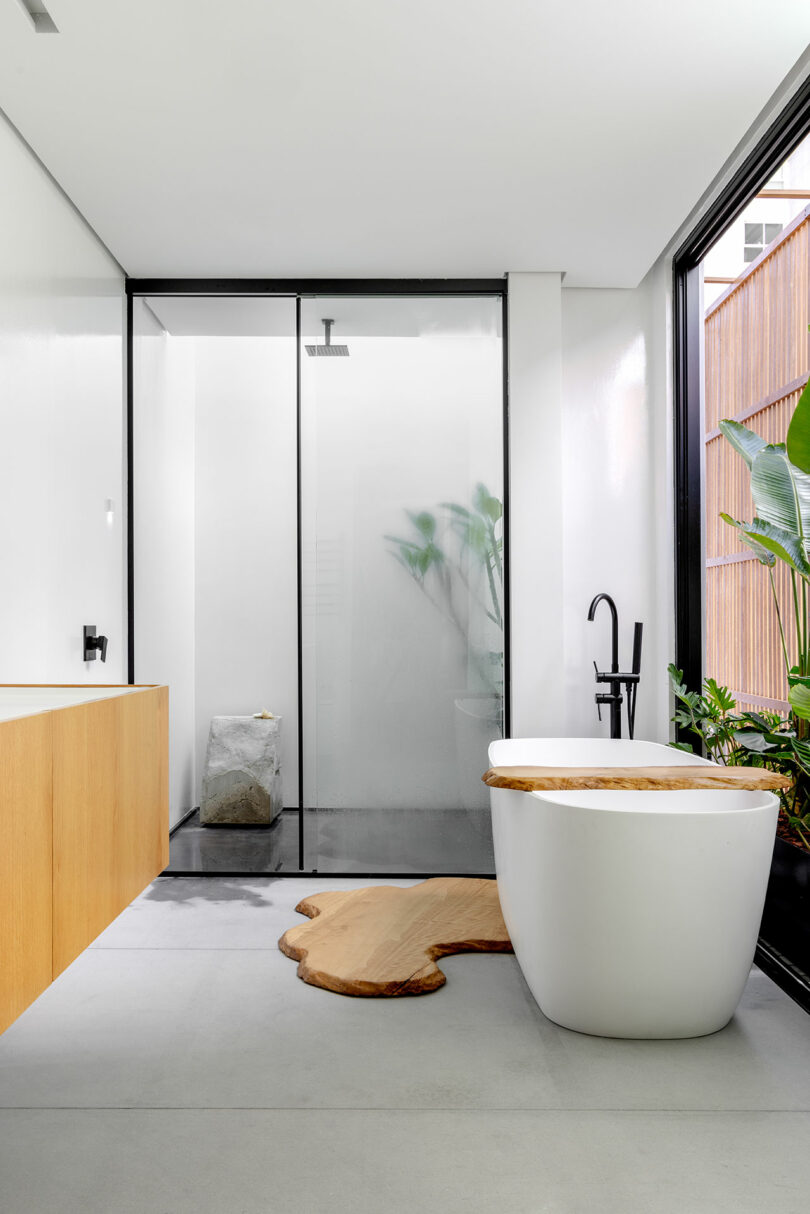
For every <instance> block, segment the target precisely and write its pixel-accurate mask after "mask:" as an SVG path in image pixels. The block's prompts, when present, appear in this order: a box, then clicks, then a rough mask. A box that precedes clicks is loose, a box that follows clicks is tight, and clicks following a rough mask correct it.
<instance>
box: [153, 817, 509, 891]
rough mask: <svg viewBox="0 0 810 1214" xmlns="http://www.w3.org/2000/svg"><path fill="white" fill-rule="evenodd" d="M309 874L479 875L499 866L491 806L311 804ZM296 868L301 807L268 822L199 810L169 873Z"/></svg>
mask: <svg viewBox="0 0 810 1214" xmlns="http://www.w3.org/2000/svg"><path fill="white" fill-rule="evenodd" d="M303 822H304V864H303V869H304V871H305V872H317V873H421V874H424V873H461V874H464V873H475V874H485V875H486V874H489V873H493V872H494V871H495V857H494V854H493V849H492V826H491V820H490V813H489V808H486V809H480V810H467V809H308V810H305V811H304V813H303ZM298 870H299V827H298V810H295V809H285V810H284V811H283V812H282V813H281V814H279V816H278V817H277V818H276V820H275V822H273V824H272V825H271V826H269V827H257V826H248V827H238V826H202V825H201V824H200V815H199V811H196V812H195V813H194V814H193V815H192V817H190V818H188V819H187V820H186V821H185V822H184V823H183V824H182V826H180V827H179V828H178V829H177V830H176V831H175V833H174V834H173V835H172V838H171V845H170V853H169V865H168V868H167V869H166V870H165V871H166V873H167V874H168V873H208V872H213V873H257V874H261V873H283V872H296V871H298Z"/></svg>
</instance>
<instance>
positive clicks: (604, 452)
mask: <svg viewBox="0 0 810 1214" xmlns="http://www.w3.org/2000/svg"><path fill="white" fill-rule="evenodd" d="M662 278H663V276H662V275H661V274H653V275H652V276H649V277H648V278H647V279H645V280H644V282H643V283H642V284H641V286H639V287H638V288H636V289H635V290H627V291H622V290H617V291H612V290H570V291H563V293H562V300H563V323H562V344H563V412H564V418H563V432H562V467H563V485H564V500H563V537H564V551H565V577H564V594H563V616H564V629H565V640H564V653H565V674H564V687H565V732H566V733H567V734H569V735H572V736H578V735H583V736H599V735H601V734H604V735H605V736H607V734H608V723H607V722H608V717H609V714H608V713H606V712H605V711H604V710H603V713H602V721H603V723H602V725H601V726H600V725H599V723H598V719H597V715H596V707H595V704H594V700H593V697H594V693H595V691H596V685H595V683H594V671H593V665H592V662H593V660H596V661H597V662H598V664H599V667H600V669H606V668H608V667H609V663H610V655H611V639H610V638H611V620H610V612H609V611H608V609H607V608H606V606H605V605H604V604H601V605H600V606H599V608H598V610H597V615H596V618H595V620H594V621H593V622H592V623H589V622H588V620H587V618H586V617H587V611H588V606H589V604H590V601H591V599H592V598H593V596H594V595H595V594H598V593H599V592H601V591H606V592H607V593H608V594H610V595H611V596H612V597H613V599H614V600H615V602H616V607H617V609H618V613H619V664H620V667H621V668H622V669H623V670H626V669H629V668H630V663H631V658H632V646H633V624H634V622H635V621H636V620H641V621H642V622H643V624H644V648H643V654H642V680H641V683H640V686H639V692H638V704H637V713H636V735H637V736H638V737H642V738H650V739H654V740H664V741H666V740H668V738H669V729H668V724H667V704H668V698H667V696H666V685H667V675H666V666H667V663H668V662H669V661H671V660H672V657H673V656H674V653H673V650H672V640H671V637H672V630H671V620H672V616H673V607H672V574H671V568H672V565H673V562H674V550H673V540H672V530H671V510H670V505H669V500H670V495H669V493H668V485H669V482H670V480H671V476H672V472H671V455H670V451H669V450H668V444H667V435H668V408H667V400H666V394H665V392H664V394H663V395H662V392H661V387H662V383H661V380H660V376H659V371H660V369H661V360H662V354H664V358H665V350H666V344H665V342H664V343H662V341H661V325H662V323H663V325H664V326H666V312H665V308H663V307H661V306H656V305H660V303H661V301H660V298H659V295H660V291H661V287H662ZM665 333H666V327H665V328H664V334H665ZM665 365H666V364H665ZM665 383H666V379H664V385H663V386H664V388H665ZM600 690H606V689H605V688H600ZM623 713H624V714H625V715H624V717H623V733H624V736H627V735H626V727H627V718H626V708H625V706H623Z"/></svg>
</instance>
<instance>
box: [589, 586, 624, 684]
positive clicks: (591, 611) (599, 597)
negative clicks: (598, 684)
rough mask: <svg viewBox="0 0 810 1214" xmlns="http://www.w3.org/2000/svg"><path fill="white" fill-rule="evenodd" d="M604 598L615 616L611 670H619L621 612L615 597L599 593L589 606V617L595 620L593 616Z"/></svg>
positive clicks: (612, 628) (612, 629)
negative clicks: (614, 600) (617, 609)
mask: <svg viewBox="0 0 810 1214" xmlns="http://www.w3.org/2000/svg"><path fill="white" fill-rule="evenodd" d="M602 599H604V600H605V602H606V603H607V605H608V607H609V608H610V614H611V616H612V617H613V622H612V625H611V649H612V658H611V666H610V669H611V671H617V672H618V669H619V613H618V612H617V611H616V604H615V603H614V602H613V599H612V598H611V597H610V595H609V594H597V595H596V596H595V598H593V599H592V600H591V605H590V607H589V608H588V619H589V620H591V621H593V618H594V616H595V615H596V608H597V607H598V606H599V604H600V603H601V602H602Z"/></svg>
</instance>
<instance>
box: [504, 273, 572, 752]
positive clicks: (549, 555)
mask: <svg viewBox="0 0 810 1214" xmlns="http://www.w3.org/2000/svg"><path fill="white" fill-rule="evenodd" d="M508 282H509V461H510V478H509V479H510V485H509V492H510V539H511V548H510V554H511V563H510V586H511V597H510V608H511V650H512V653H511V658H512V681H511V685H512V736H513V737H537V736H555V735H559V734H560V732H561V728H562V722H563V720H564V714H563V704H562V697H563V687H564V683H563V553H562V522H563V519H562V470H561V465H562V324H561V310H562V309H561V288H562V276H561V275H560V274H524V273H518V274H509V278H508Z"/></svg>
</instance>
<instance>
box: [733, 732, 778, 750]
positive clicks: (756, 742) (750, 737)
mask: <svg viewBox="0 0 810 1214" xmlns="http://www.w3.org/2000/svg"><path fill="white" fill-rule="evenodd" d="M734 741H735V742H738V743H739V745H740V746H744V747H745V749H746V750H754V751H758V752H759V753H760V754H762V753H763V752H764V751H766V750H773V748H774V746H773V743H772V742H769V741H768V739H767V738H766V737H765V735H764V734H762V733H760V732H759V730H758V729H738V730H737V731H736V732H735V734H734Z"/></svg>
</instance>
